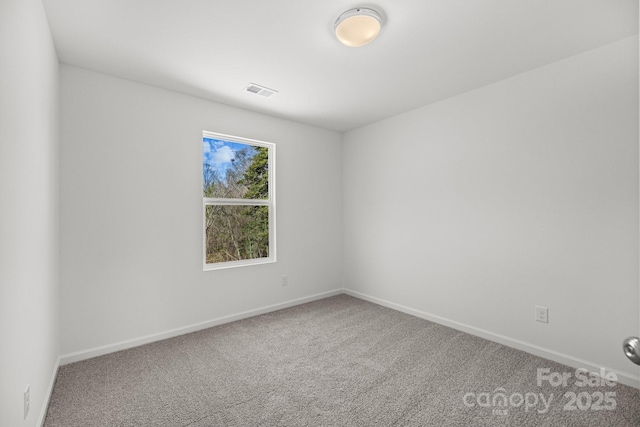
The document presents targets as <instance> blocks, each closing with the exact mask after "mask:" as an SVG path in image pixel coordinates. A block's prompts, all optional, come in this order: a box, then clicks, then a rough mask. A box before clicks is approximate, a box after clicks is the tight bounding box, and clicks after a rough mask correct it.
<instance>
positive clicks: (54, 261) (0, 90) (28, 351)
mask: <svg viewBox="0 0 640 427" xmlns="http://www.w3.org/2000/svg"><path fill="white" fill-rule="evenodd" d="M57 126H58V59H57V56H56V53H55V50H54V47H53V43H52V40H51V35H50V32H49V25H48V23H47V21H46V17H45V13H44V9H43V7H42V4H41V2H40V1H39V0H7V1H2V2H0V205H1V208H0V337H1V339H0V425H2V426H35V425H37V424H38V418H39V417H40V416H41V414H42V413H43V411H44V409H46V408H45V403H46V402H45V400H46V399H47V398H48V395H49V391H50V387H51V386H52V379H53V374H54V372H55V370H56V368H57V361H58V355H59V344H58V343H59V333H58V314H59V313H58V270H57V265H58V258H57V253H58V237H57V236H58V206H57V203H58V167H57V159H58V156H57V151H58V127H57ZM27 384H29V385H30V390H31V410H30V411H29V415H28V417H27V419H26V420H24V421H23V392H24V390H25V388H26V386H27Z"/></svg>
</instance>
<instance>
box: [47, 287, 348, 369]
mask: <svg viewBox="0 0 640 427" xmlns="http://www.w3.org/2000/svg"><path fill="white" fill-rule="evenodd" d="M341 293H343V290H342V289H336V290H333V291H329V292H323V293H321V294H316V295H311V296H308V297H304V298H298V299H295V300H290V301H285V302H282V303H279V304H274V305H269V306H266V307H261V308H257V309H255V310H249V311H244V312H242V313H238V314H233V315H230V316H224V317H219V318H217V319H213V320H208V321H206V322H201V323H196V324H193V325H189V326H185V327H182V328H176V329H171V330H169V331H165V332H159V333H156V334H151V335H147V336H144V337H139V338H134V339H131V340H127V341H121V342H118V343H114V344H108V345H104V346H100V347H95V348H91V349H88V350H82V351H77V352H74V353H69V354H64V355H62V356H60V365H67V364H69V363H74V362H79V361H81V360H86V359H91V358H92V357H98V356H102V355H105V354H109V353H114V352H116V351H120V350H125V349H128V348H132V347H137V346H140V345H144V344H149V343H151V342H155V341H160V340H164V339H167V338H173V337H176V336H178V335H184V334H188V333H190V332H196V331H199V330H202V329H207V328H211V327H213V326H218V325H222V324H224V323H230V322H235V321H236V320H242V319H246V318H248V317H253V316H258V315H260V314H265V313H270V312H272V311H277V310H282V309H283V308H288V307H293V306H295V305H300V304H304V303H307V302H311V301H315V300H319V299H323V298H328V297H331V296H334V295H339V294H341Z"/></svg>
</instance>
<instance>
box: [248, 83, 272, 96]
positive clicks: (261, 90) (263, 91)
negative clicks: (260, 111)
mask: <svg viewBox="0 0 640 427" xmlns="http://www.w3.org/2000/svg"><path fill="white" fill-rule="evenodd" d="M244 90H245V91H247V92H251V93H255V94H256V95H260V96H264V97H265V98H268V97H270V96H271V95H273V94H274V93H278V91H277V90H273V89H269V88H268V87H264V86H260V85H257V84H255V83H249V86H247V87H246V88H244Z"/></svg>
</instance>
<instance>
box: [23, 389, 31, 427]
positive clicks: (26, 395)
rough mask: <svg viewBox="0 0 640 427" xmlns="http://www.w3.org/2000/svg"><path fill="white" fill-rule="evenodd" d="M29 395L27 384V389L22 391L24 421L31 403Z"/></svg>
mask: <svg viewBox="0 0 640 427" xmlns="http://www.w3.org/2000/svg"><path fill="white" fill-rule="evenodd" d="M30 395H31V393H30V391H29V384H27V389H26V390H25V391H24V419H25V420H26V419H27V415H29V406H30V403H31V396H30Z"/></svg>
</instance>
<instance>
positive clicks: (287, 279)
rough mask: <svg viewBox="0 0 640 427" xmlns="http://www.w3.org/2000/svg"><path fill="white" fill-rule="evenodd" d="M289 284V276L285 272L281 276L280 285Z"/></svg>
mask: <svg viewBox="0 0 640 427" xmlns="http://www.w3.org/2000/svg"><path fill="white" fill-rule="evenodd" d="M288 284H289V276H287V275H286V274H285V275H284V276H282V286H287V285H288Z"/></svg>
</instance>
